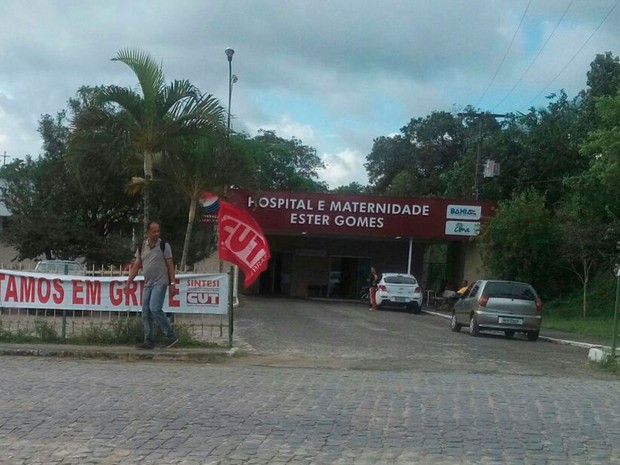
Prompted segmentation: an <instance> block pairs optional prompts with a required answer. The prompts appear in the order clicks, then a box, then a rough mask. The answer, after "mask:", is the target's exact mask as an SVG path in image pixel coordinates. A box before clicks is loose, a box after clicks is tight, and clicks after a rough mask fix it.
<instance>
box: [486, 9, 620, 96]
mask: <svg viewBox="0 0 620 465" xmlns="http://www.w3.org/2000/svg"><path fill="white" fill-rule="evenodd" d="M619 1H620V0H619ZM531 4H532V0H530V1H529V2H528V4H527V7H526V8H525V11H524V12H523V16H521V21H519V25H518V26H517V30H516V31H515V33H514V35H513V36H512V40H511V41H510V44H509V45H508V48H507V49H506V53H504V57H503V58H502V61H501V62H500V63H499V65H498V67H497V69H496V70H495V74H494V75H493V77H492V78H491V82H489V85H488V86H487V88H486V89H484V92H483V93H482V96H481V97H480V98H479V99H478V101H477V102H476V107H477V106H478V105H479V104H480V102H481V101H482V99H483V98H484V96H485V95H486V94H487V92H488V91H489V89H490V88H491V85H492V84H493V82H495V78H496V77H497V74H498V73H499V70H500V69H501V67H502V65H503V64H504V61H506V57H507V56H508V52H509V51H510V48H511V47H512V44H513V43H514V41H515V38H516V37H517V33H518V32H519V30H520V29H521V25H522V24H523V20H524V19H525V15H526V14H527V10H529V9H530V5H531Z"/></svg>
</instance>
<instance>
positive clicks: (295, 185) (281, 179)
mask: <svg viewBox="0 0 620 465" xmlns="http://www.w3.org/2000/svg"><path fill="white" fill-rule="evenodd" d="M247 143H248V144H249V145H248V150H250V151H251V153H252V155H253V158H254V166H255V167H256V184H255V185H256V187H257V188H258V189H260V190H276V191H292V192H327V190H328V187H327V184H326V183H325V182H323V181H319V176H318V170H319V169H320V168H325V166H324V165H323V162H322V161H321V159H320V158H319V157H318V156H317V154H316V149H314V148H313V147H309V146H307V145H303V143H302V141H300V140H299V139H297V138H295V137H293V138H292V139H290V140H286V139H283V138H281V137H278V136H277V135H276V133H275V131H267V130H262V129H261V130H260V131H259V134H258V135H257V136H256V137H254V138H253V139H251V140H250V141H248V142H247Z"/></svg>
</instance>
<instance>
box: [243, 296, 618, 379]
mask: <svg viewBox="0 0 620 465" xmlns="http://www.w3.org/2000/svg"><path fill="white" fill-rule="evenodd" d="M234 337H235V341H236V343H237V344H239V345H240V346H241V347H243V348H245V350H246V351H248V352H250V353H257V354H262V355H261V356H257V357H255V358H254V360H255V361H256V362H260V361H261V360H262V363H265V364H288V365H294V364H302V365H305V366H335V367H341V368H355V369H365V370H389V371H403V370H408V371H425V372H430V371H432V372H441V373H464V372H465V373H485V374H514V375H526V374H527V375H534V376H548V377H550V376H552V377H558V376H568V377H571V378H590V377H598V378H602V379H610V378H611V377H610V376H609V375H608V374H607V373H605V372H602V371H600V370H597V369H594V368H593V367H591V366H589V364H588V362H587V349H584V348H581V347H572V346H568V345H561V344H552V343H550V342H545V341H542V340H539V341H537V342H530V341H528V340H527V339H526V337H525V336H523V335H516V336H515V337H514V339H507V338H506V337H504V335H503V333H483V335H482V336H481V337H477V338H474V337H471V336H470V335H469V331H468V329H467V328H463V329H462V330H461V332H459V333H454V332H452V331H451V330H450V322H449V320H448V319H447V318H441V317H438V316H434V315H429V314H426V313H421V314H418V315H414V314H409V313H406V312H402V311H397V310H395V311H391V310H381V311H377V312H370V311H368V308H367V307H366V306H364V305H361V304H357V303H336V302H330V301H304V300H291V299H260V298H250V299H249V300H248V299H247V298H246V301H245V305H243V306H242V307H241V308H240V309H239V310H238V311H237V312H236V313H235V335H234Z"/></svg>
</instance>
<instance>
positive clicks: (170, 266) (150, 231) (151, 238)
mask: <svg viewBox="0 0 620 465" xmlns="http://www.w3.org/2000/svg"><path fill="white" fill-rule="evenodd" d="M159 235H160V226H159V223H158V222H157V221H151V222H149V224H148V228H147V235H146V240H145V241H144V242H143V243H142V245H141V246H140V248H139V249H138V250H137V251H136V254H135V260H134V262H133V264H132V266H131V269H130V270H129V277H128V278H127V286H126V288H125V289H127V290H128V289H129V286H130V285H131V283H132V282H133V280H134V278H135V277H136V275H137V274H138V271H139V270H140V268H142V269H143V270H144V293H143V294H142V321H143V323H144V343H143V344H141V345H139V346H138V349H145V350H149V349H153V348H154V347H155V340H154V331H153V329H154V328H153V323H156V324H157V325H158V326H159V327H160V328H161V330H162V332H163V333H164V336H166V338H167V339H168V343H167V344H166V346H165V348H169V347H172V346H173V345H175V344H176V343H177V341H178V339H177V336H176V334H175V333H174V329H172V326H171V325H170V321H168V318H167V317H166V314H165V313H164V311H163V310H162V308H163V306H164V299H165V297H166V290H167V289H168V287H171V286H174V285H175V274H174V262H173V260H172V249H171V248H170V244H168V243H167V242H165V243H162V242H161V239H160V237H159Z"/></svg>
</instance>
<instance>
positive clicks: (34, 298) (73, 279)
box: [0, 270, 229, 315]
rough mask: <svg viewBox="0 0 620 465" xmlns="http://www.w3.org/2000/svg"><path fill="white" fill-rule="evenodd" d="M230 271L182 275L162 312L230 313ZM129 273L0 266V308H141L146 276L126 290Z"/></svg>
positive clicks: (168, 294) (96, 309)
mask: <svg viewBox="0 0 620 465" xmlns="http://www.w3.org/2000/svg"><path fill="white" fill-rule="evenodd" d="M228 283H229V277H228V274H226V273H218V274H213V273H209V274H206V273H205V274H181V275H177V276H176V286H175V287H174V288H170V287H169V288H168V292H167V294H166V297H167V298H166V300H165V301H164V312H170V313H206V314H218V315H225V314H227V313H228ZM126 285H127V277H126V276H118V277H91V276H65V275H56V274H45V273H30V272H21V271H10V270H0V306H1V307H4V308H34V309H39V308H40V309H59V310H94V311H115V312H124V311H127V312H139V311H142V291H143V289H144V278H143V277H142V276H136V278H135V280H134V282H133V283H132V285H131V287H130V288H129V289H128V291H127V292H125V287H126Z"/></svg>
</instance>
